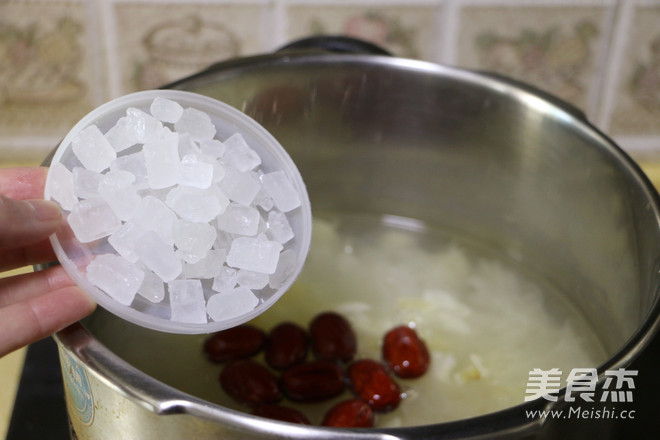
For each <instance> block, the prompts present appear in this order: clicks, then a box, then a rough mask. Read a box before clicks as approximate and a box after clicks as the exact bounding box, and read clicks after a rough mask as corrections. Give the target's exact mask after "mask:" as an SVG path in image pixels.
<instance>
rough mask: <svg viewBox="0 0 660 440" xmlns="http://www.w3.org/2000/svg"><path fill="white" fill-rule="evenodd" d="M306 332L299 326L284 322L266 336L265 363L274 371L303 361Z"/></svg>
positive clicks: (305, 353)
mask: <svg viewBox="0 0 660 440" xmlns="http://www.w3.org/2000/svg"><path fill="white" fill-rule="evenodd" d="M306 356H307V332H306V331H305V329H303V328H302V327H300V326H299V325H296V324H293V323H291V322H284V323H282V324H279V325H277V326H276V327H274V328H273V329H272V330H271V331H270V333H269V334H268V342H267V344H266V351H265V359H266V363H268V365H270V366H271V367H272V368H275V369H276V370H281V369H284V368H288V367H290V366H292V365H295V364H298V363H300V362H302V361H303V360H305V357H306Z"/></svg>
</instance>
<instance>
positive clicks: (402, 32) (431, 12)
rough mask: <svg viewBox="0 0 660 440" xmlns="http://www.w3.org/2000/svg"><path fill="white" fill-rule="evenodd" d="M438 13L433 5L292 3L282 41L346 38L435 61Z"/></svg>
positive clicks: (412, 56)
mask: <svg viewBox="0 0 660 440" xmlns="http://www.w3.org/2000/svg"><path fill="white" fill-rule="evenodd" d="M440 11H441V6H439V5H438V4H437V3H436V4H428V3H426V4H425V3H422V4H414V3H405V2H401V3H400V4H398V5H397V4H392V3H384V4H383V3H381V4H379V3H378V2H371V3H370V4H367V5H355V2H352V3H339V4H338V3H337V2H327V3H326V2H320V3H319V2H314V3H313V4H302V3H301V4H295V3H294V4H291V5H289V6H288V7H287V12H286V23H287V26H286V33H287V35H286V37H287V39H288V40H291V41H292V40H295V39H298V38H302V37H307V36H310V35H319V34H342V35H349V36H353V37H357V38H361V39H364V40H367V41H370V42H372V43H375V44H376V45H379V46H380V47H383V48H385V49H387V50H389V51H390V52H391V53H393V54H394V55H398V56H402V57H408V58H417V59H423V60H428V61H436V60H437V58H438V57H437V55H436V54H437V47H438V45H437V39H438V26H437V24H438V17H439V14H440Z"/></svg>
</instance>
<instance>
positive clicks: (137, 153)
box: [49, 98, 301, 324]
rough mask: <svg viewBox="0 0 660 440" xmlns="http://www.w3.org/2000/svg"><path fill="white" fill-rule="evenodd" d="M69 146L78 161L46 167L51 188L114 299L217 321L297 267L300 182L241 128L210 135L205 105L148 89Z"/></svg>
mask: <svg viewBox="0 0 660 440" xmlns="http://www.w3.org/2000/svg"><path fill="white" fill-rule="evenodd" d="M71 149H72V151H73V154H74V155H75V157H76V158H77V161H76V162H75V164H74V165H72V166H71V168H67V167H65V166H64V165H63V164H62V163H60V162H58V163H54V164H53V165H52V167H51V168H52V170H51V176H50V181H49V190H50V193H51V194H52V197H53V199H54V200H55V201H57V202H58V203H59V204H60V205H61V206H62V208H63V210H65V211H69V213H68V216H67V218H68V223H69V226H70V227H71V230H72V231H73V233H74V235H75V237H76V238H77V239H78V241H80V242H82V243H91V242H93V243H94V246H95V247H94V249H95V250H94V251H93V252H92V254H96V255H93V257H92V258H91V261H90V262H89V264H88V265H87V268H86V276H87V279H88V281H90V282H91V283H92V284H93V285H95V286H96V287H98V288H99V289H101V290H102V291H103V292H105V293H106V294H107V295H109V296H110V297H112V298H113V299H114V300H116V301H117V302H119V303H120V304H123V305H125V306H131V307H136V308H138V309H139V310H142V309H144V308H145V307H146V308H148V307H150V306H148V305H144V304H152V306H151V307H153V304H157V303H164V304H168V305H169V308H170V319H171V320H172V321H177V322H185V323H199V324H205V323H207V322H210V321H221V320H225V319H230V318H235V317H238V316H240V315H242V314H245V313H248V312H250V311H251V310H253V309H254V308H255V307H256V306H257V305H258V304H259V302H260V299H259V296H258V295H257V294H258V292H260V291H262V290H264V291H265V292H266V295H268V294H269V292H272V291H274V290H276V289H278V288H279V287H280V286H281V285H282V284H283V283H284V282H285V280H286V279H287V278H288V277H289V275H290V274H291V273H292V272H293V270H294V269H295V265H296V261H297V255H296V252H295V251H294V250H292V249H291V246H290V242H292V241H294V240H295V234H294V231H293V229H292V227H291V224H290V222H289V219H288V216H289V215H290V214H289V213H290V212H291V211H293V210H295V209H296V208H298V207H299V206H300V204H301V203H300V197H299V195H298V193H297V191H296V190H295V188H294V186H293V184H292V183H291V181H290V180H289V178H288V177H287V175H286V174H285V173H284V172H283V171H279V170H275V171H273V170H268V171H269V172H268V173H266V170H264V169H262V168H261V166H262V159H261V157H260V156H259V154H258V153H257V152H256V151H255V150H254V149H253V148H252V147H251V146H250V144H249V142H248V141H247V140H246V138H245V137H243V135H242V134H241V133H234V134H231V135H230V136H228V137H226V138H224V139H218V138H216V127H215V125H214V124H213V121H212V120H211V118H210V117H209V115H207V114H206V113H204V112H202V111H200V110H197V109H194V108H185V109H184V108H183V107H182V106H181V105H180V104H179V103H177V102H175V101H173V100H170V99H165V98H156V99H154V100H153V101H152V103H151V105H150V106H149V107H148V111H143V110H141V109H138V108H134V107H130V108H128V109H127V110H126V112H125V115H123V116H121V117H119V118H118V119H117V120H116V123H115V125H114V126H112V127H110V128H109V129H108V130H106V131H105V133H103V132H101V130H100V129H99V127H97V126H96V125H90V126H88V127H86V128H84V129H83V130H82V131H81V132H80V133H79V134H78V136H76V137H75V138H74V139H73V141H72V143H71ZM286 243H289V245H286V248H285V244H286ZM113 251H114V252H115V253H112V252H113ZM140 302H142V303H143V305H139V304H140Z"/></svg>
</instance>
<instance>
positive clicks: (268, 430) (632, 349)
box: [56, 51, 660, 440]
mask: <svg viewBox="0 0 660 440" xmlns="http://www.w3.org/2000/svg"><path fill="white" fill-rule="evenodd" d="M170 87H171V88H177V89H183V90H189V91H193V92H197V93H202V94H206V95H209V96H212V97H214V98H217V99H220V100H222V101H225V102H227V103H229V104H231V105H233V106H235V107H237V108H239V109H241V110H244V111H245V112H246V113H248V114H250V115H251V116H253V117H254V118H255V119H257V120H258V121H259V122H261V123H262V124H263V125H264V126H265V127H266V128H267V129H268V130H269V131H270V132H271V133H272V134H273V135H274V136H275V137H276V138H277V139H278V140H279V141H280V143H281V144H282V145H284V146H285V148H286V149H287V150H288V152H289V154H290V155H291V156H292V158H293V160H294V162H295V163H296V164H297V166H298V168H299V169H300V171H301V174H302V176H303V179H304V181H305V183H306V185H307V189H308V192H309V194H310V199H311V200H312V205H313V209H315V210H333V211H348V212H351V211H358V212H367V213H388V214H393V215H401V216H405V217H412V218H416V219H421V220H423V221H424V222H427V223H429V224H432V225H439V226H442V227H444V228H449V229H454V230H457V231H460V232H461V233H463V234H466V235H469V236H471V237H473V238H474V239H475V240H479V241H482V242H484V243H488V244H489V245H491V246H495V247H497V248H500V249H505V250H507V252H509V254H510V255H511V256H513V257H514V258H517V259H519V260H521V262H522V263H523V264H525V265H527V266H528V267H530V268H532V269H533V270H535V271H537V272H538V273H541V274H543V275H544V276H545V277H546V278H547V279H548V280H552V282H553V283H555V285H556V287H557V288H558V289H559V290H560V291H563V292H567V294H568V295H570V300H571V301H572V303H573V304H574V305H575V307H577V308H578V309H579V310H580V311H581V312H582V313H583V314H584V315H585V316H587V317H588V319H589V320H590V324H591V326H592V327H593V328H594V329H595V330H596V331H597V332H598V334H599V335H600V338H601V341H602V343H603V345H604V346H605V348H606V350H607V352H608V354H609V355H610V357H609V359H608V360H607V361H606V362H604V363H603V364H602V365H601V366H600V367H599V369H598V371H599V373H600V374H601V382H602V379H603V377H602V374H603V372H604V371H605V370H607V369H616V368H630V367H631V366H636V365H637V364H636V363H635V362H637V360H638V358H641V357H642V354H643V353H644V352H645V351H648V350H649V345H650V344H652V343H653V338H654V336H655V335H656V333H657V330H658V325H659V318H658V317H659V315H660V311H659V305H658V294H657V293H658V286H659V285H660V263H659V261H658V255H660V252H659V247H660V227H659V219H660V215H659V213H660V210H659V207H660V201H659V198H658V194H657V193H656V191H655V190H654V189H653V187H652V185H651V184H650V182H649V181H648V180H647V179H646V177H645V176H644V175H643V173H642V172H641V171H640V169H639V168H638V167H637V166H636V165H635V163H634V162H633V161H632V160H631V159H630V158H629V157H628V156H627V155H626V154H625V153H624V152H623V151H622V150H621V149H619V148H618V147H617V146H616V145H615V144H614V143H613V142H612V141H611V140H610V139H608V138H607V137H606V136H605V135H603V134H602V133H601V132H600V131H598V130H597V129H596V128H594V127H593V126H592V125H591V124H590V123H589V122H588V121H587V120H586V118H585V117H584V116H583V115H582V114H581V113H580V112H579V111H577V110H575V109H573V108H571V107H570V106H567V105H566V104H564V103H562V102H560V101H558V100H557V99H555V98H554V97H552V96H548V95H546V94H544V93H542V92H540V91H538V90H535V89H533V88H531V87H529V86H527V85H524V84H520V83H517V82H514V81H511V80H508V79H506V78H500V77H496V76H493V75H491V74H487V73H480V72H473V71H467V70H461V69H456V68H450V67H444V66H439V65H435V64H430V63H424V62H419V61H412V60H406V59H400V58H392V57H386V56H372V55H354V54H329V53H319V52H317V51H292V52H286V53H276V54H272V55H264V56H258V57H251V58H243V59H238V60H232V61H229V62H225V63H221V64H218V65H215V66H213V67H211V68H210V69H208V70H207V71H204V72H201V73H199V74H197V75H195V76H193V77H190V78H186V79H184V80H182V81H179V82H177V83H175V84H172V85H170ZM56 339H57V341H58V344H59V346H60V351H61V356H62V358H63V362H62V364H63V371H64V377H65V382H66V388H67V390H66V394H67V403H68V406H69V411H70V413H71V419H72V425H73V428H74V430H75V432H76V433H77V436H78V438H80V439H94V440H97V439H99V440H100V439H116V438H122V439H136V440H137V439H139V440H147V439H159V440H162V439H170V438H171V439H180V438H195V439H217V438H227V439H232V438H236V439H239V438H248V437H249V438H264V439H265V438H273V439H275V438H278V439H281V438H300V439H302V438H305V439H315V438H337V439H341V438H369V439H381V438H382V439H385V438H387V439H393V438H429V439H430V438H446V439H455V438H557V436H558V435H561V436H566V435H568V434H567V433H571V434H576V435H580V436H583V437H582V438H584V435H585V432H586V433H587V434H586V435H588V436H590V437H592V438H596V437H598V438H616V435H617V432H618V431H617V429H618V428H616V426H615V425H614V422H613V421H601V422H602V423H600V424H594V423H583V424H581V425H575V424H570V423H567V422H565V421H564V422H562V421H555V422H553V423H550V421H549V420H539V419H527V418H526V417H525V411H524V410H525V409H541V408H545V407H555V408H561V407H562V406H563V405H566V402H562V401H561V399H560V401H559V402H557V403H554V404H553V403H552V402H547V401H544V400H542V399H539V400H536V401H532V402H528V403H525V404H524V405H520V406H517V407H514V408H510V409H507V410H504V411H501V412H498V413H494V414H488V415H485V416H482V417H476V418H473V419H466V420H461V421H456V422H450V423H443V424H437V425H429V426H422V427H410V428H397V429H389V430H368V431H346V430H328V429H324V428H313V427H303V426H295V425H290V424H287V423H279V422H273V421H267V420H265V419H259V418H255V417H252V416H250V415H246V414H242V413H238V412H235V411H232V410H228V409H225V408H222V407H220V406H217V405H213V404H210V403H208V402H205V401H203V400H200V399H197V398H195V397H193V396H190V395H187V394H184V393H182V392H180V391H177V390H175V389H173V388H171V387H169V386H167V385H165V384H163V383H160V382H158V381H156V380H154V379H152V378H150V377H149V376H147V375H145V374H144V373H142V372H140V371H138V370H136V369H134V368H133V367H131V366H130V365H128V364H127V363H126V362H124V361H123V360H121V359H120V358H118V357H117V356H116V355H114V354H113V353H112V352H110V351H109V350H108V349H107V348H105V347H104V346H103V344H102V343H101V342H100V341H98V340H97V339H96V338H95V337H94V335H93V334H92V333H90V332H89V331H88V330H87V329H86V328H85V327H84V326H82V325H80V324H76V325H74V326H72V327H70V328H67V329H65V330H63V331H62V332H60V333H58V334H57V336H56ZM653 361H654V362H655V361H657V359H653ZM655 365H657V363H656V364H655ZM657 382H658V381H657V380H654V381H652V382H649V389H648V390H646V393H647V394H649V395H652V394H653V390H652V389H651V386H656V385H657V384H658V383H657ZM639 391H642V390H639ZM656 391H657V389H656ZM643 399H644V398H643V396H642V395H641V393H640V398H639V399H638V400H639V401H642V400H643ZM90 400H91V402H92V403H91V407H92V412H93V414H92V415H91V421H89V420H88V419H90V415H89V414H87V415H85V411H89V410H87V409H86V408H87V406H85V402H87V405H89V404H90V403H89V401H90ZM81 408H82V409H81ZM642 411H643V410H640V412H642ZM638 428H639V426H638ZM642 428H643V427H642Z"/></svg>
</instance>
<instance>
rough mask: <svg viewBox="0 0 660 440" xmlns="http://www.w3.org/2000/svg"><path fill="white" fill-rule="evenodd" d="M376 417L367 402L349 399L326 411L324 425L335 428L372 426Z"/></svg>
mask: <svg viewBox="0 0 660 440" xmlns="http://www.w3.org/2000/svg"><path fill="white" fill-rule="evenodd" d="M375 420H376V418H375V416H374V412H373V410H372V409H371V407H370V406H369V404H368V403H367V402H365V401H364V400H362V399H349V400H344V401H342V402H339V403H338V404H336V405H335V406H333V407H332V408H330V409H329V410H328V412H327V413H325V417H324V418H323V422H321V425H323V426H332V427H335V428H371V427H373V426H374V422H375Z"/></svg>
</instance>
